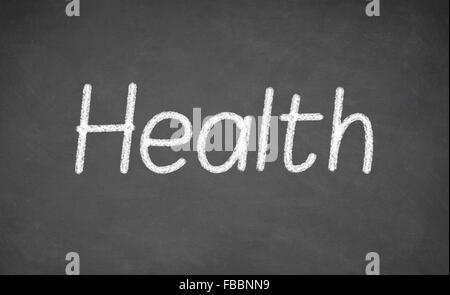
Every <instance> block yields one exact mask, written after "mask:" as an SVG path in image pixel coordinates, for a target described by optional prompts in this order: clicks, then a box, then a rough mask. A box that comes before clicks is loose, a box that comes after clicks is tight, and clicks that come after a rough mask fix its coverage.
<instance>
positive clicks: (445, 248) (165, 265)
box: [0, 0, 449, 274]
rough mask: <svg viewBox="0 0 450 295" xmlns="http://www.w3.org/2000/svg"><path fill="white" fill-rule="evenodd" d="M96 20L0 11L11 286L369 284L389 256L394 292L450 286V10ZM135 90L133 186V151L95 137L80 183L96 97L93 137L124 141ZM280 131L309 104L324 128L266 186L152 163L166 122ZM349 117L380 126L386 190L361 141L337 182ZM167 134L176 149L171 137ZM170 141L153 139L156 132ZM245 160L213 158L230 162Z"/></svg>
mask: <svg viewBox="0 0 450 295" xmlns="http://www.w3.org/2000/svg"><path fill="white" fill-rule="evenodd" d="M367 3H368V2H367V1H364V0H348V1H347V0H346V1H335V0H329V1H325V0H320V1H317V0H296V1H286V0H277V1H275V0H274V1H207V0H204V1H194V0H189V1H188V0H186V1H178V0H176V1H144V0H132V1H111V0H103V1H87V0H81V1H80V4H81V10H80V16H73V17H68V16H67V15H66V12H65V7H66V5H67V4H68V2H67V1H63V0H58V1H57V0H52V1H24V0H23V1H19V0H17V1H6V0H2V1H1V2H0V69H1V70H0V86H1V92H0V138H1V142H0V273H2V274H24V273H25V274H28V273H33V274H64V273H65V272H64V271H65V266H66V263H67V262H66V261H65V255H66V253H68V252H70V251H75V252H77V253H79V255H80V259H81V272H82V274H103V273H108V274H364V269H365V266H366V263H367V262H366V261H365V255H366V253H368V252H372V251H373V252H377V253H378V254H379V255H380V259H381V273H383V274H448V273H449V185H448V177H449V148H448V146H449V145H448V143H449V141H448V139H449V137H448V134H449V72H448V71H449V35H448V29H449V23H448V5H449V4H448V1H446V0H442V1H439V0H432V1H425V0H423V1H419V0H414V1H411V0H396V1H387V0H381V13H380V16H374V17H368V16H367V15H366V13H365V6H366V5H367ZM131 82H134V83H136V84H137V87H138V90H137V99H136V110H135V115H134V123H135V126H136V130H135V131H134V133H133V142H132V145H131V155H130V168H129V171H128V173H127V174H121V173H120V170H119V163H120V154H121V145H122V138H123V134H121V133H114V134H113V133H109V134H106V133H105V134H95V135H88V141H87V149H86V161H85V169H84V172H83V173H82V174H80V175H77V174H76V173H75V172H74V165H75V154H76V150H77V138H78V133H77V132H76V126H77V125H78V124H79V122H80V106H81V97H82V90H83V85H84V84H85V83H89V84H91V85H92V87H93V92H92V102H91V113H90V122H92V124H111V123H114V124H121V123H123V120H124V119H123V117H124V113H125V106H126V95H127V87H128V84H129V83H131ZM269 86H270V87H273V88H274V90H275V96H274V102H273V111H272V113H273V115H276V116H279V115H280V114H283V113H288V112H289V107H290V103H291V98H292V95H293V94H295V93H298V94H300V95H301V97H302V103H301V106H300V110H301V111H302V112H319V113H322V114H323V115H324V119H323V120H322V121H320V122H305V123H299V124H298V125H297V130H296V135H295V143H294V150H293V155H294V161H296V162H300V161H302V159H305V158H306V156H307V155H308V153H311V152H314V153H315V154H317V160H316V162H315V163H314V165H313V166H312V167H311V168H310V169H309V170H307V171H305V172H303V173H300V174H294V173H290V172H288V171H287V170H286V168H285V166H284V163H283V144H284V135H285V131H286V123H285V122H279V138H278V140H279V142H278V145H279V149H278V159H277V160H276V161H275V162H271V163H267V164H266V167H265V170H264V171H263V172H258V171H257V170H256V169H255V165H256V152H249V154H248V162H247V168H246V170H245V171H244V172H240V171H238V170H237V169H236V167H233V168H232V169H231V170H230V171H228V172H227V173H223V174H212V173H209V172H208V171H206V170H205V169H203V168H202V167H201V165H200V163H199V162H198V160H197V154H196V153H195V152H188V151H181V152H178V153H177V152H174V151H172V150H170V149H169V148H151V150H150V153H151V156H152V159H153V160H154V161H155V162H156V163H157V164H160V165H164V164H169V163H171V162H173V161H174V160H176V159H178V158H179V157H180V156H182V157H184V158H185V159H186V161H187V163H186V165H185V166H184V167H183V168H182V169H180V170H179V171H177V172H174V173H171V174H167V175H158V174H155V173H153V172H151V171H149V170H148V169H147V167H146V166H145V165H144V163H143V162H142V160H141V156H140V153H139V140H140V136H141V133H142V130H143V128H144V126H145V124H146V123H147V121H148V120H150V119H151V118H152V117H153V116H154V115H156V114H157V113H159V112H162V111H168V110H172V111H177V112H180V113H182V114H184V115H186V116H187V117H188V118H189V119H191V120H192V109H193V108H194V107H199V108H201V109H202V115H203V116H208V115H214V114H217V113H220V112H224V111H230V112H236V113H238V114H239V115H252V116H259V115H261V114H262V110H263V103H264V91H265V89H266V87H269ZM339 86H340V87H343V88H344V89H345V101H344V116H348V115H349V114H352V113H356V112H361V113H364V114H365V115H367V116H368V117H369V118H370V120H371V122H372V125H373V131H374V142H375V144H374V154H373V157H374V158H373V167H372V171H371V173H370V174H368V175H366V174H364V173H363V172H362V171H361V167H362V159H363V153H364V132H363V129H362V128H361V125H358V124H354V125H352V126H351V127H350V128H349V129H348V131H347V133H346V134H345V136H344V140H343V142H342V146H341V150H340V154H339V165H338V169H337V170H336V171H335V172H330V171H329V170H328V156H329V149H330V136H331V127H332V117H333V103H334V92H335V90H336V88H337V87H339ZM167 125H168V124H166V125H164V124H161V126H158V127H159V129H158V133H159V135H160V136H168V135H170V134H172V132H173V130H172V129H170V128H169V127H168V126H167ZM155 134H156V133H155ZM228 155H229V153H227V152H211V154H209V156H210V157H211V159H212V160H211V161H214V162H215V163H220V161H222V162H223V161H224V160H226V158H227V156H228Z"/></svg>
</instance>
